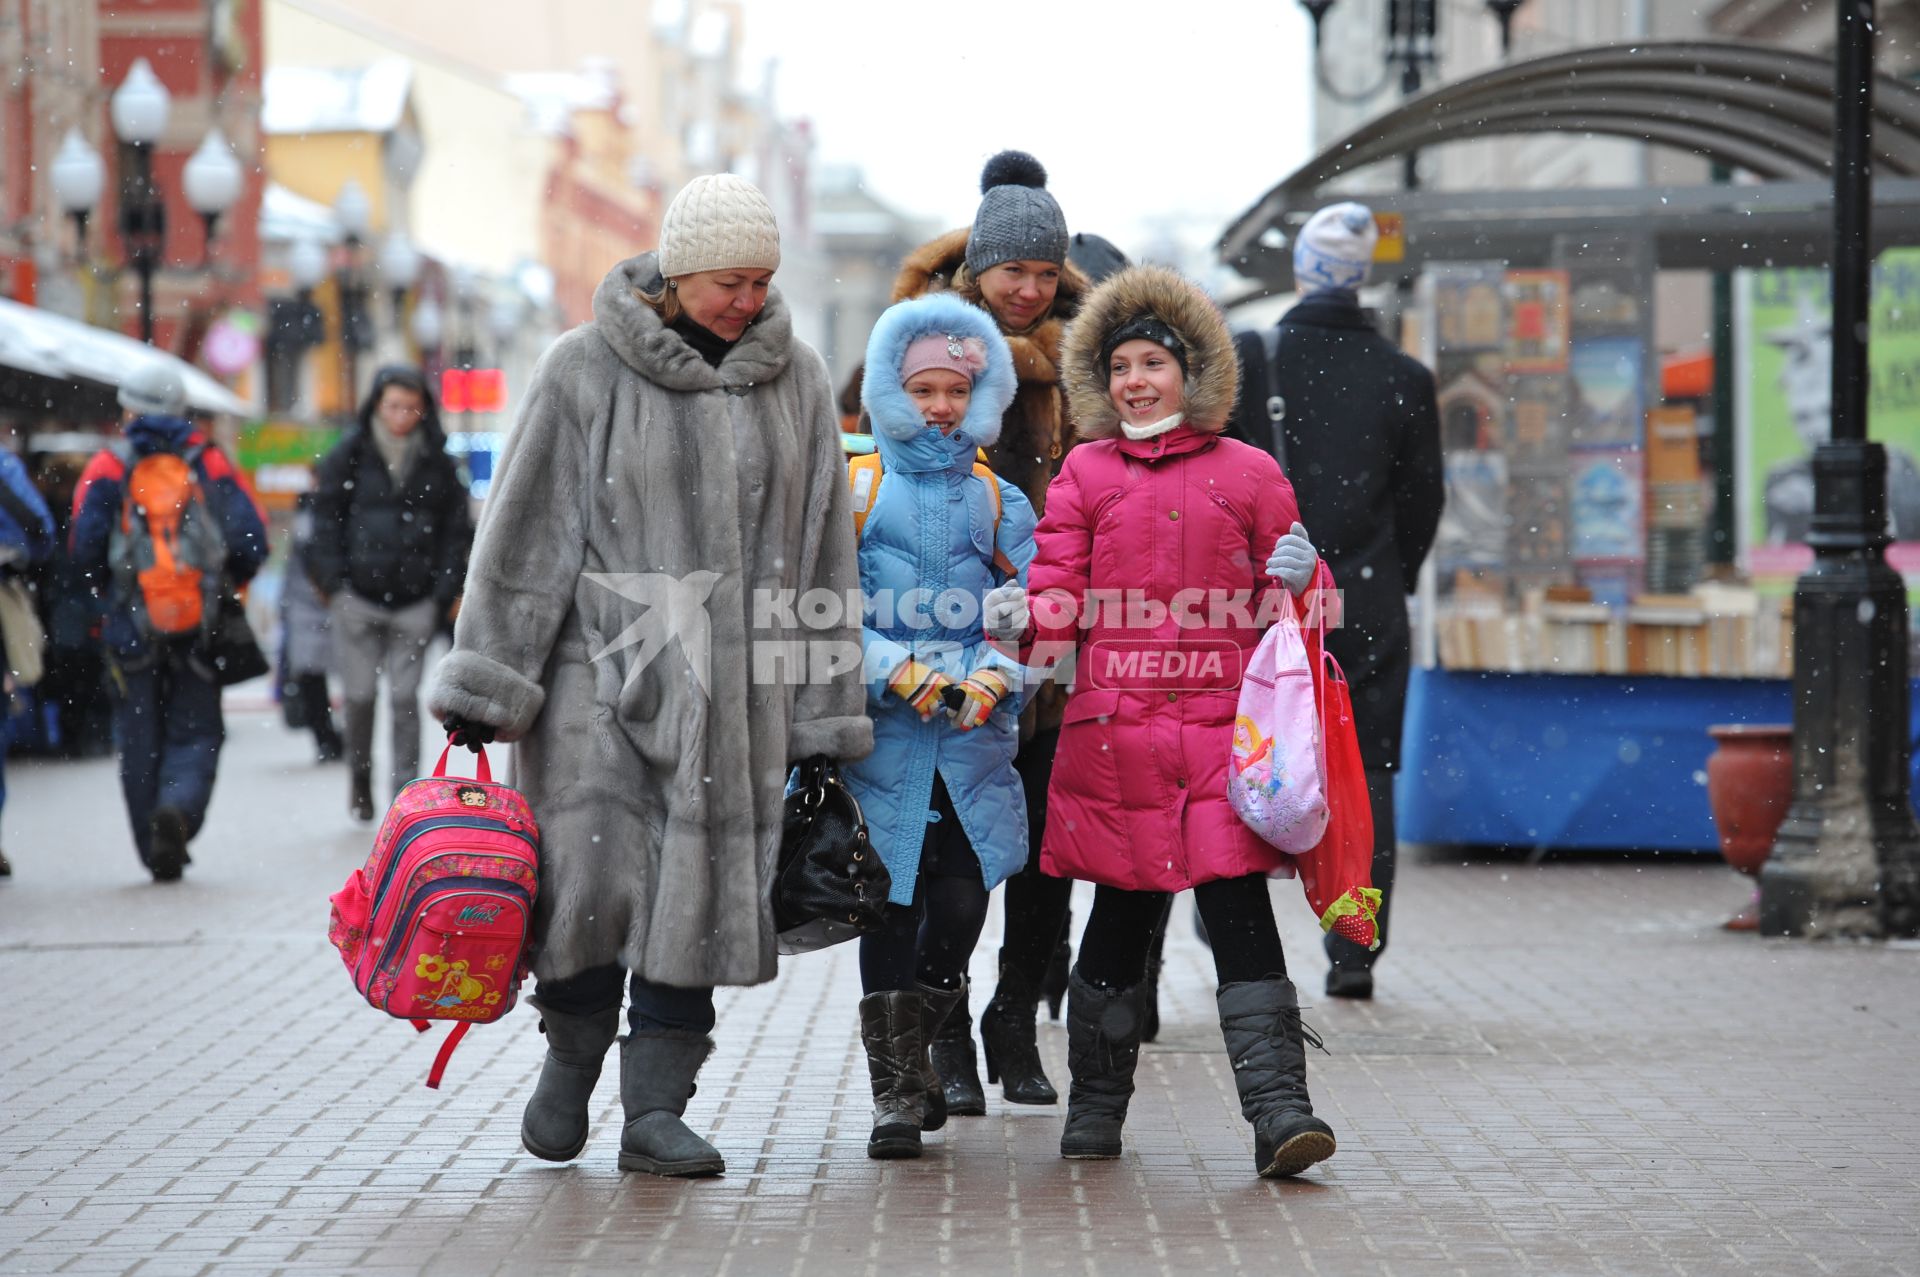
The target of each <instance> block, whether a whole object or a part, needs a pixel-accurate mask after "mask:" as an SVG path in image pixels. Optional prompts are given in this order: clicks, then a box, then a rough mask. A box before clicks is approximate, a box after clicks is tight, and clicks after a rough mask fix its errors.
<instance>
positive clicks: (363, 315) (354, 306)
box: [333, 178, 373, 416]
mask: <svg viewBox="0 0 1920 1277" xmlns="http://www.w3.org/2000/svg"><path fill="white" fill-rule="evenodd" d="M333 213H334V216H335V217H337V218H339V219H340V230H341V232H342V234H343V235H344V237H345V243H344V244H343V246H342V247H343V252H342V254H341V257H340V264H339V267H338V268H337V269H336V270H335V271H334V275H333V286H334V290H335V292H336V293H337V294H338V298H339V302H340V376H341V386H342V391H343V394H342V396H341V402H342V403H343V404H344V405H345V413H346V415H348V416H352V415H353V413H354V410H355V409H356V407H357V406H358V404H359V394H360V376H359V359H360V352H361V351H363V350H367V349H369V348H371V347H372V345H373V333H372V331H371V330H372V324H371V322H370V321H369V318H368V315H367V282H366V279H365V277H364V275H363V273H362V272H361V270H360V246H361V244H362V243H363V242H364V240H365V239H366V234H367V229H368V226H369V225H370V224H371V222H372V219H373V205H372V202H371V201H370V200H368V199H367V193H366V191H364V190H362V189H361V186H360V183H359V182H357V181H355V180H354V179H353V178H348V179H347V180H346V182H345V183H343V184H342V185H341V187H340V193H339V194H338V195H336V196H335V197H334V200H333Z"/></svg>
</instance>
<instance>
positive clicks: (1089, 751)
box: [987, 267, 1334, 1177]
mask: <svg viewBox="0 0 1920 1277" xmlns="http://www.w3.org/2000/svg"><path fill="white" fill-rule="evenodd" d="M1061 362H1062V378H1063V380H1064V382H1065V384H1066V388H1067V394H1068V397H1069V403H1070V405H1071V410H1072V415H1073V419H1074V422H1075V424H1076V426H1077V428H1078V430H1079V432H1080V435H1081V437H1082V439H1084V440H1088V441H1089V442H1083V443H1082V444H1080V445H1079V446H1077V447H1075V448H1074V449H1073V450H1072V451H1070V452H1069V453H1068V454H1067V458H1066V463H1065V465H1064V467H1063V468H1062V470H1061V472H1060V474H1059V476H1058V477H1057V478H1056V479H1055V480H1054V482H1053V485H1052V487H1051V488H1050V489H1049V490H1048V493H1047V508H1046V513H1045V515H1044V517H1043V518H1042V519H1041V522H1040V527H1039V531H1038V534H1037V541H1038V552H1037V555H1036V557H1035V559H1034V561H1033V565H1032V568H1031V571H1030V576H1029V584H1030V588H1031V590H1032V598H1031V600H1030V604H1029V601H1028V600H1025V599H1023V598H1020V597H1017V587H1012V586H1009V587H1005V589H1004V593H1003V594H1002V596H1001V597H997V598H996V597H995V596H993V595H990V596H989V598H988V611H987V618H988V625H989V633H990V634H991V635H992V636H993V637H995V638H1006V637H1011V636H1014V635H1021V636H1023V637H1026V638H1028V639H1029V640H1030V641H1031V644H1032V647H1031V651H1030V663H1031V664H1034V665H1044V664H1047V663H1050V662H1051V661H1053V660H1055V659H1058V658H1059V657H1060V656H1062V655H1064V654H1065V653H1068V652H1071V653H1073V655H1074V656H1075V658H1076V662H1077V664H1076V667H1075V686H1074V690H1073V694H1072V696H1071V697H1070V699H1069V700H1068V701H1067V706H1066V717H1065V722H1064V725H1063V727H1062V730H1061V735H1060V751H1059V754H1058V756H1057V758H1056V761H1055V765H1054V770H1053V780H1052V784H1051V785H1050V786H1049V788H1048V791H1047V826H1046V833H1045V838H1044V841H1043V843H1042V848H1041V865H1042V868H1044V869H1045V871H1046V872H1047V873H1049V874H1052V875H1055V876H1059V877H1071V878H1080V879H1084V880H1087V881H1090V882H1093V883H1096V884H1098V890H1097V891H1096V893H1095V896H1094V906H1093V913H1092V916H1091V917H1090V918H1089V919H1088V922H1087V929H1086V932H1085V935H1084V936H1083V937H1082V939H1081V944H1080V957H1079V961H1078V962H1077V964H1076V965H1075V968H1074V972H1073V977H1072V980H1071V983H1070V986H1069V993H1068V1002H1067V1006H1068V1014H1067V1034H1068V1038H1067V1041H1068V1046H1067V1060H1068V1064H1069V1065H1070V1066H1071V1068H1072V1072H1073V1090H1072V1095H1071V1098H1070V1100H1069V1107H1068V1112H1067V1125H1066V1131H1065V1133H1064V1134H1063V1135H1062V1137H1061V1141H1060V1152H1061V1155H1062V1156H1063V1157H1069V1158H1111V1157H1118V1156H1119V1155H1120V1148H1121V1145H1120V1131H1121V1127H1122V1124H1123V1122H1124V1121H1125V1118H1126V1112H1127V1103H1128V1100H1129V1099H1130V1098H1131V1096H1132V1094H1133V1072H1134V1065H1135V1062H1136V1061H1137V1059H1138V1056H1139V1048H1140V1029H1141V1023H1140V1015H1139V1011H1140V1007H1139V1006H1138V1004H1137V1003H1138V999H1137V996H1136V994H1137V990H1138V988H1139V986H1140V984H1141V982H1142V981H1143V980H1144V978H1145V975H1146V961H1147V952H1148V948H1149V945H1150V943H1151V940H1152V936H1153V931H1154V929H1155V927H1156V926H1157V925H1158V924H1159V921H1160V919H1161V918H1162V917H1163V916H1164V914H1163V912H1162V911H1163V909H1164V908H1165V905H1166V901H1167V899H1168V895H1167V893H1170V892H1175V891H1182V890H1185V889H1188V888H1192V889H1193V892H1194V898H1195V901H1196V903H1197V904H1198V906H1199V909H1200V914H1201V917H1202V919H1203V920H1204V921H1205V923H1206V927H1207V933H1208V935H1209V937H1210V938H1211V939H1212V943H1213V956H1214V963H1215V967H1216V972H1217V974H1218V976H1219V980H1220V987H1219V991H1218V995H1217V1000H1218V1004H1219V1011H1220V1023H1221V1028H1222V1030H1223V1031H1224V1033H1225V1036H1226V1041H1227V1047H1228V1051H1229V1054H1230V1055H1231V1056H1232V1058H1233V1066H1234V1079H1235V1081H1236V1083H1237V1084H1238V1086H1239V1090H1240V1098H1241V1109H1242V1112H1243V1113H1244V1114H1245V1115H1246V1117H1247V1119H1248V1121H1249V1122H1251V1123H1252V1124H1253V1127H1254V1134H1255V1145H1256V1149H1255V1159H1256V1168H1257V1169H1258V1171H1259V1173H1260V1174H1261V1175H1262V1176H1267V1177H1274V1176H1281V1175H1292V1174H1296V1173H1298V1172H1299V1171H1302V1170H1304V1169H1306V1168H1307V1167H1308V1166H1311V1165H1312V1164H1314V1163H1315V1162H1318V1161H1321V1160H1323V1159H1325V1158H1327V1157H1330V1156H1331V1155H1332V1154H1333V1150H1334V1138H1333V1132H1332V1131H1331V1129H1329V1128H1328V1126H1327V1124H1326V1123H1325V1122H1323V1121H1321V1120H1320V1119H1319V1118H1317V1117H1315V1116H1314V1115H1313V1108H1312V1105H1311V1103H1310V1102H1309V1100H1308V1097H1307V1088H1306V1058H1305V1049H1304V1045H1303V1041H1302V1029H1301V1024H1300V1013H1299V1004H1298V1000H1297V996H1296V993H1295V990H1294V986H1293V985H1292V983H1291V982H1290V981H1288V979H1287V976H1286V959H1285V956H1284V955H1283V953H1282V952H1281V947H1280V934H1279V931H1278V929H1277V927H1276V926H1275V924H1274V917H1273V909H1272V905H1271V903H1270V901H1269V898H1268V894H1267V879H1268V876H1269V875H1274V876H1291V875H1292V872H1293V871H1292V866H1291V864H1290V861H1289V858H1288V856H1287V855H1286V853H1284V852H1281V851H1279V850H1278V849H1276V848H1274V847H1272V846H1270V845H1268V844H1267V843H1265V842H1263V841H1262V840H1261V839H1260V838H1259V837H1258V836H1257V835H1255V834H1254V833H1253V831H1252V830H1250V829H1249V828H1247V826H1246V825H1244V824H1243V823H1242V822H1241V821H1240V818H1239V817H1238V816H1237V815H1236V814H1235V813H1234V811H1233V808H1232V806H1231V805H1230V803H1229V801H1228V798H1227V768H1228V763H1229V759H1230V757H1231V754H1232V748H1233V723H1234V714H1235V709H1236V706H1237V704H1238V699H1239V688H1240V679H1241V675H1242V673H1243V671H1244V669H1245V667H1246V664H1247V660H1248V658H1249V657H1250V656H1251V654H1252V652H1253V649H1254V648H1255V647H1256V646H1257V645H1258V644H1259V641H1260V638H1261V635H1262V634H1263V633H1264V631H1265V628H1266V626H1267V625H1268V624H1271V623H1272V621H1273V620H1274V619H1276V618H1277V616H1278V615H1280V613H1281V610H1282V609H1283V607H1284V601H1283V600H1282V599H1281V597H1280V595H1279V593H1278V592H1279V591H1281V590H1291V591H1292V593H1293V594H1295V595H1296V596H1298V595H1302V594H1306V593H1308V592H1309V591H1310V590H1311V591H1314V592H1315V593H1314V594H1313V597H1312V598H1311V599H1310V600H1309V602H1311V603H1313V604H1315V605H1317V604H1318V602H1319V600H1320V597H1321V596H1320V595H1319V594H1318V593H1317V592H1318V591H1321V590H1328V591H1330V590H1331V588H1332V585H1333V580H1332V577H1331V576H1330V575H1329V574H1328V572H1327V570H1326V568H1325V567H1324V566H1323V565H1321V564H1320V563H1319V561H1318V556H1317V555H1316V554H1315V553H1314V550H1313V546H1312V544H1311V543H1310V542H1309V541H1308V540H1307V538H1306V530H1305V529H1304V528H1302V527H1301V526H1300V525H1299V523H1298V522H1297V518H1298V509H1297V507H1296V505H1295V502H1294V496H1293V488H1292V485H1290V484H1289V483H1288V482H1287V480H1286V477H1285V476H1284V475H1282V474H1281V472H1280V467H1279V465H1278V464H1277V463H1276V462H1275V461H1274V459H1273V458H1272V457H1270V456H1268V455H1267V454H1266V453H1264V452H1261V451H1260V450H1258V449H1256V448H1252V447H1249V446H1247V445H1245V444H1242V443H1239V442H1237V441H1235V440H1232V439H1228V438H1225V437H1223V436H1222V435H1221V433H1220V432H1221V430H1222V428H1223V427H1224V426H1225V424H1226V422H1227V419H1228V417H1229V415H1230V414H1231V412H1232V409H1233V400H1234V393H1235V390H1236V387H1237V381H1238V369H1237V367H1236V364H1235V361H1234V355H1233V344H1232V339H1231V337H1230V336H1229V334H1228V332H1227V326H1226V322H1225V321H1224V320H1223V319H1222V318H1221V316H1220V313H1219V311H1218V310H1217V309H1216V308H1215V307H1214V305H1213V303H1212V302H1211V301H1210V300H1209V299H1208V298H1207V296H1206V294H1204V293H1203V292H1201V291H1200V290H1199V288H1197V287H1196V286H1194V285H1193V284H1191V283H1189V282H1188V281H1187V280H1185V279H1183V278H1181V277H1180V276H1179V275H1177V274H1175V273H1174V272H1172V271H1168V270H1163V269H1159V268H1154V267H1139V268H1134V269H1130V270H1126V271H1122V272H1120V273H1119V274H1116V275H1114V276H1113V277H1112V278H1110V279H1108V280H1107V281H1106V282H1105V283H1104V284H1102V285H1101V286H1100V287H1099V288H1098V289H1096V290H1095V291H1094V292H1093V293H1092V294H1091V295H1090V296H1089V297H1088V298H1087V299H1086V301H1085V302H1084V303H1083V305H1082V308H1081V311H1080V314H1079V316H1078V318H1077V319H1075V321H1074V323H1073V326H1072V328H1071V329H1069V331H1068V333H1067V338H1066V342H1065V345H1064V348H1063V350H1062V361H1061ZM997 593H998V592H997ZM1328 597H1330V596H1328ZM1029 612H1030V614H1031V624H1029V623H1028V620H1029V618H1028V615H1027V614H1028V613H1029ZM1309 646H1310V653H1309V654H1310V655H1311V656H1312V657H1313V658H1314V659H1316V660H1317V659H1318V655H1319V654H1318V650H1317V649H1318V644H1317V643H1310V645H1309Z"/></svg>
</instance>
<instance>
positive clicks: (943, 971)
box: [860, 868, 987, 993]
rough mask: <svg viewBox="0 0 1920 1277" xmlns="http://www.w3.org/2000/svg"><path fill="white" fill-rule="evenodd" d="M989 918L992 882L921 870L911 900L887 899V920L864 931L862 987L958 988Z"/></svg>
mask: <svg viewBox="0 0 1920 1277" xmlns="http://www.w3.org/2000/svg"><path fill="white" fill-rule="evenodd" d="M986 921H987V888H986V884H985V883H983V882H982V881H981V880H980V871H979V869H978V868H976V869H975V870H974V872H973V875H972V877H968V878H961V877H951V878H950V877H945V876H942V877H938V878H929V877H928V876H927V875H926V873H925V872H922V873H921V875H920V882H919V886H918V889H917V890H916V892H915V893H914V901H913V903H912V904H910V905H888V906H887V919H886V926H885V927H883V928H882V929H881V930H879V931H876V932H872V933H871V934H868V935H864V936H861V937H860V987H861V990H862V991H863V992H866V993H880V992H882V991H884V990H888V989H911V988H912V987H913V986H914V985H915V983H919V984H924V985H929V986H931V987H933V988H936V989H957V988H959V987H960V982H961V981H962V980H964V979H965V978H966V974H967V960H968V959H969V958H971V957H972V956H973V946H974V944H975V943H976V942H977V941H978V940H979V939H980V928H981V927H983V926H985V925H986Z"/></svg>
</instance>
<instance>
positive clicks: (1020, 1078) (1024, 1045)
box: [980, 949, 1060, 1104]
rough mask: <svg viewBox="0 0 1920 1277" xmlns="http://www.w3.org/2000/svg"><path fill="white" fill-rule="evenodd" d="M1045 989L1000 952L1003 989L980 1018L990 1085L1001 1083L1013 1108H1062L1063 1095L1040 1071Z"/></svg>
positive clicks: (1042, 1071) (982, 1042)
mask: <svg viewBox="0 0 1920 1277" xmlns="http://www.w3.org/2000/svg"><path fill="white" fill-rule="evenodd" d="M1039 1013H1040V990H1039V989H1037V988H1036V987H1034V984H1033V981H1031V980H1029V979H1028V978H1027V977H1026V975H1025V974H1024V973H1023V972H1021V971H1018V970H1016V969H1014V968H1013V967H1011V966H1009V965H1007V951H1006V950H1005V949H1002V950H1001V951H1000V985H999V987H998V988H996V989H995V990H994V991H993V1001H991V1002H989V1003H987V1009H986V1010H985V1011H983V1012H982V1013H981V1015H980V1045H981V1046H982V1047H984V1048H985V1049H986V1055H987V1081H989V1082H993V1081H998V1082H1000V1084H1001V1088H1002V1093H1003V1094H1004V1095H1005V1096H1006V1097H1007V1103H1009V1104H1058V1103H1059V1102H1060V1093H1059V1092H1058V1091H1056V1090H1054V1089H1053V1083H1051V1082H1049V1081H1048V1080H1047V1074H1046V1070H1045V1069H1043V1068H1041V1067H1040V1044H1039V1040H1038V1038H1037V1037H1036V1035H1035V1030H1034V1019H1035V1018H1036V1017H1037V1016H1038V1015H1039Z"/></svg>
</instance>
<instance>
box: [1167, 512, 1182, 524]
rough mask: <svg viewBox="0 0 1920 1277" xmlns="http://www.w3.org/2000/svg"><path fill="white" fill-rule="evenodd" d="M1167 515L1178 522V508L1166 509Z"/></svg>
mask: <svg viewBox="0 0 1920 1277" xmlns="http://www.w3.org/2000/svg"><path fill="white" fill-rule="evenodd" d="M1167 517H1168V518H1169V519H1172V520H1173V521H1174V522H1175V523H1178V522H1180V512H1179V511H1178V510H1169V511H1167Z"/></svg>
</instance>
